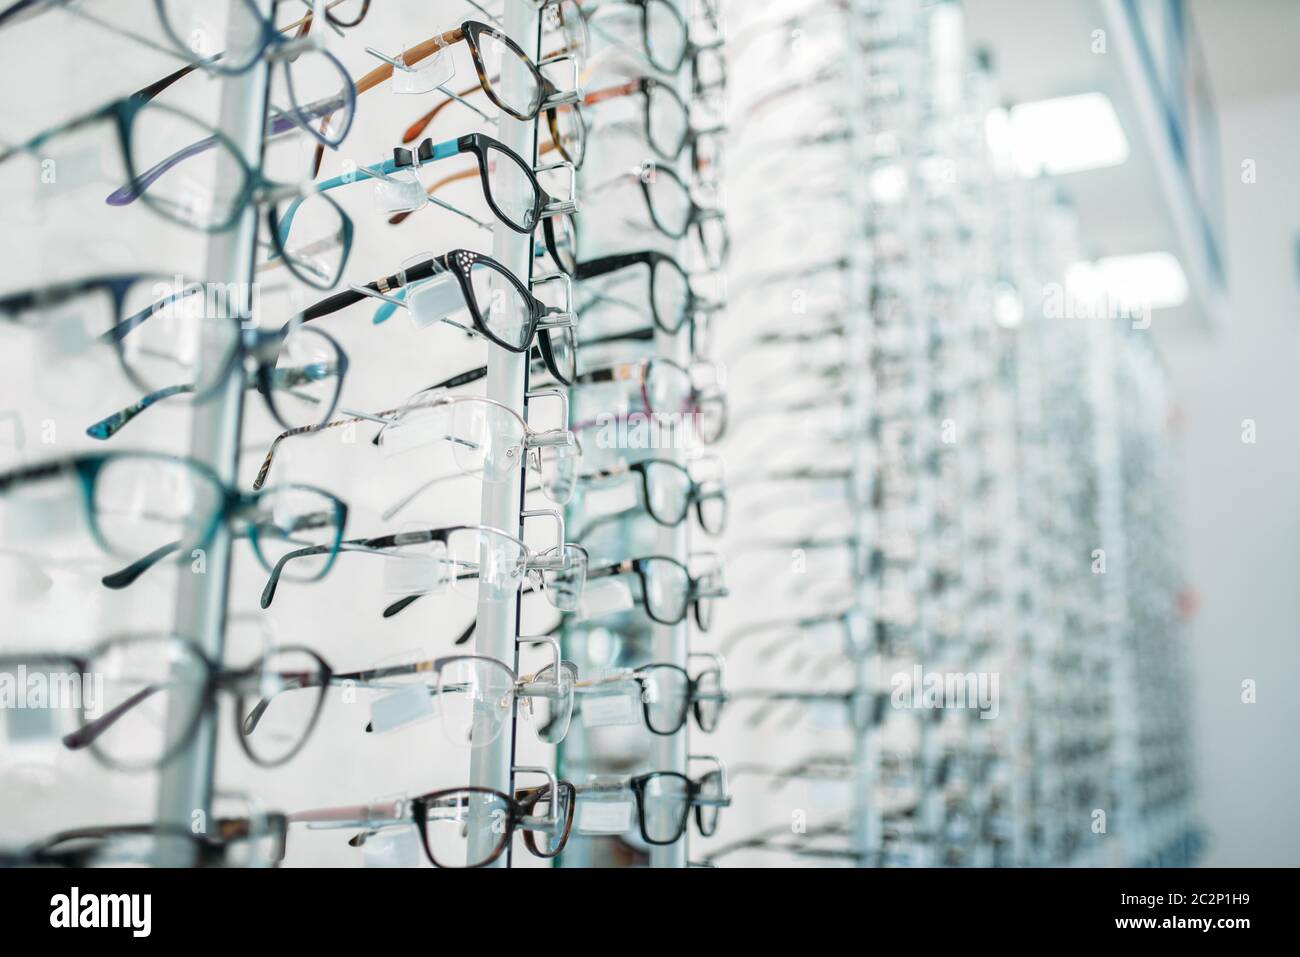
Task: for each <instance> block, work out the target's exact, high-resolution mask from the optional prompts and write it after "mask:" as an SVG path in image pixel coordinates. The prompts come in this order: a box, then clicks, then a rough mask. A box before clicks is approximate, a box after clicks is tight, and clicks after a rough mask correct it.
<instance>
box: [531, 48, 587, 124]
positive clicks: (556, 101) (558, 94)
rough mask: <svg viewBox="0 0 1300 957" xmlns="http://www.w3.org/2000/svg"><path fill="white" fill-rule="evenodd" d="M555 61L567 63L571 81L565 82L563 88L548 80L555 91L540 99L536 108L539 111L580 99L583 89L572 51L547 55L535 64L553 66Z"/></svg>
mask: <svg viewBox="0 0 1300 957" xmlns="http://www.w3.org/2000/svg"><path fill="white" fill-rule="evenodd" d="M557 63H568V64H569V75H570V78H571V80H572V82H571V83H567V84H565V88H564V89H560V88H559V87H558V86H557V85H556V84H555V83H554V81H548V82H549V83H551V86H552V88H554V90H555V92H554V93H552V94H551V95H550V96H548V97H546V98H545V99H543V100H542V105H541V106H540V107H539V108H538V109H539V111H542V110H552V109H555V107H557V106H568V105H569V104H571V103H577V102H578V101H579V100H581V99H582V95H583V90H582V88H581V83H582V81H581V79H580V78H579V75H578V61H577V59H576V58H575V57H574V56H573V54H572V53H559V54H556V55H555V56H552V57H547V58H546V59H545V60H541V61H539V62H538V64H537V65H538V67H543V66H554V65H555V64H557Z"/></svg>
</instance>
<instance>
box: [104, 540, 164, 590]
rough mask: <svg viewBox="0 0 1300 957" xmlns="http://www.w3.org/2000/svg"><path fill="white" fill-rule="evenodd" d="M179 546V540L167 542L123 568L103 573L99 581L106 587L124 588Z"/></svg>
mask: <svg viewBox="0 0 1300 957" xmlns="http://www.w3.org/2000/svg"><path fill="white" fill-rule="evenodd" d="M180 547H181V543H180V542H179V541H175V542H169V543H168V544H166V545H162V546H159V547H158V548H155V549H154V550H153V551H151V552H150V553H149V554H148V555H145V556H144V557H143V558H137V559H136V560H135V561H133V562H132V563H131V564H130V565H127V566H126V567H125V568H123V569H121V570H119V571H115V572H113V573H111V574H109V575H105V576H104V577H103V578H102V579H100V581H101V582H102V583H103V584H104V586H105V587H106V588H112V589H120V588H126V587H127V586H128V585H130V584H131V583H132V582H134V581H135V580H136V579H137V578H139V577H140V576H141V575H143V574H144V573H145V572H147V571H148V570H149V569H151V568H153V566H154V565H157V564H158V563H159V562H160V561H162V560H163V559H164V558H166V557H167V556H168V555H170V554H172V553H173V552H175V551H177V550H178V549H179V548H180Z"/></svg>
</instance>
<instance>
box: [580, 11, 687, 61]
mask: <svg viewBox="0 0 1300 957" xmlns="http://www.w3.org/2000/svg"><path fill="white" fill-rule="evenodd" d="M621 2H622V3H624V4H626V7H624V8H623V10H626V9H627V8H628V7H630V8H632V10H630V11H628V12H635V11H638V9H639V13H640V24H639V25H640V33H641V47H642V49H643V51H644V53H645V57H646V59H647V60H648V61H649V63H650V65H651V66H653V67H654V68H655V69H656V70H658V71H660V72H661V73H676V72H677V71H678V70H680V69H681V68H682V64H683V63H684V62H686V55H687V48H688V42H689V41H688V36H687V28H686V21H685V20H684V19H683V18H682V15H681V14H680V13H678V12H677V8H676V7H674V6H673V5H672V4H671V3H669V2H667V0H621ZM606 9H610V10H614V11H615V14H614V15H617V14H618V13H620V12H622V11H621V10H618V9H617V8H616V7H615V5H614V4H608V5H602V6H601V7H600V8H598V9H597V11H596V12H597V13H598V14H599V13H602V12H604V11H605V10H606ZM587 19H588V22H589V23H591V22H592V15H591V14H587ZM593 25H594V24H593ZM597 29H599V28H597ZM600 32H602V33H604V32H605V31H603V30H601V31H600ZM609 39H611V40H612V41H613V42H616V43H621V41H619V40H617V39H615V38H613V37H610V38H609Z"/></svg>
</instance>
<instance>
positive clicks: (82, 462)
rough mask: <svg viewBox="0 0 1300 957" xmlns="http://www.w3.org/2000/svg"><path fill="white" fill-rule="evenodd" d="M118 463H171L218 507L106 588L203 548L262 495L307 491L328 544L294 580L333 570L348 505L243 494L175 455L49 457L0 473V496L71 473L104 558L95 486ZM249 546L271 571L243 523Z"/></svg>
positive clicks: (253, 530)
mask: <svg viewBox="0 0 1300 957" xmlns="http://www.w3.org/2000/svg"><path fill="white" fill-rule="evenodd" d="M122 460H136V461H140V460H152V461H157V462H165V463H168V464H171V465H178V466H181V467H184V468H187V469H189V470H190V471H192V472H194V473H196V474H198V475H199V476H201V477H202V478H203V479H205V480H206V481H207V482H208V483H210V484H211V486H212V487H213V488H216V489H219V490H220V491H221V503H220V505H219V506H218V508H217V509H216V510H215V512H214V513H213V515H212V516H211V517H210V518H209V519H208V521H207V522H206V524H205V526H204V529H203V533H202V534H201V535H200V536H199V537H197V538H195V539H194V540H193V541H192V542H186V541H181V542H178V543H173V544H171V545H167V546H163V547H161V548H158V549H155V550H154V551H153V552H151V553H149V554H148V555H146V556H143V557H142V558H140V559H138V560H137V561H135V562H134V563H132V564H131V565H129V566H128V567H127V568H125V569H123V570H122V571H120V572H116V573H114V574H112V575H108V576H105V579H104V584H105V585H107V586H108V587H110V588H124V587H126V586H127V585H129V584H131V583H132V582H134V581H135V580H136V579H137V578H138V577H140V575H141V574H143V573H144V572H145V571H147V570H148V569H150V568H152V567H153V566H154V565H156V564H157V563H158V562H160V561H162V560H163V559H164V558H166V557H167V556H168V555H170V554H172V553H173V552H177V551H180V552H183V551H184V547H185V546H189V547H190V548H206V547H207V546H209V545H210V544H211V543H212V539H213V538H214V537H215V536H216V533H217V529H218V528H220V527H221V525H222V524H223V523H227V522H229V521H230V520H231V519H233V518H235V517H237V516H238V515H239V514H240V513H241V512H243V511H246V510H248V509H249V508H252V507H254V506H256V504H257V502H258V501H259V500H260V499H261V498H262V497H263V496H264V495H267V494H279V493H282V492H284V491H286V490H291V491H292V490H299V491H305V492H312V493H315V494H317V495H320V496H321V497H322V498H324V499H327V500H329V502H330V503H331V505H332V507H333V516H332V520H333V522H334V540H333V542H332V543H331V545H330V548H329V554H328V558H326V560H325V563H324V565H322V566H321V569H320V571H319V572H317V573H316V574H315V575H313V576H312V577H310V578H302V579H296V580H298V581H308V582H312V581H319V580H320V579H322V578H324V577H325V575H326V574H327V573H328V572H329V570H330V569H331V568H332V567H333V566H334V561H335V559H336V558H337V557H338V553H339V545H340V543H341V542H342V541H343V534H344V530H345V527H346V524H347V516H348V506H347V504H346V503H345V502H343V501H342V500H341V499H339V498H338V497H337V496H336V495H334V494H333V493H331V492H327V491H325V490H324V489H322V488H317V487H316V486H314V485H300V484H292V485H273V486H270V487H267V488H264V489H261V490H259V491H256V492H245V491H242V490H240V489H238V488H235V487H233V486H230V485H227V484H226V483H225V482H223V481H222V480H221V477H220V476H218V475H217V473H216V472H215V471H214V470H213V469H212V468H210V467H209V466H207V465H205V464H203V463H202V462H199V461H197V460H195V459H191V458H186V457H183V456H177V455H167V454H166V453H164V452H143V451H122V452H104V453H86V454H82V455H74V456H70V457H68V458H65V459H55V460H53V461H48V462H38V463H36V464H34V465H28V466H25V467H23V468H19V469H14V470H13V471H9V472H4V473H0V495H3V494H5V493H7V492H8V491H9V490H10V488H12V487H14V486H15V485H21V484H23V483H25V482H35V481H39V480H41V479H46V478H54V477H55V476H58V475H62V474H66V473H69V472H70V473H72V474H73V475H75V476H76V478H77V481H78V485H79V488H80V491H81V499H82V506H83V507H84V508H85V510H86V525H87V527H88V528H89V529H90V533H91V535H92V536H93V537H94V539H95V543H96V544H97V545H98V546H99V547H100V548H101V549H102V550H103V551H104V553H105V554H107V555H116V554H117V552H115V551H114V549H113V547H112V546H111V545H110V544H109V542H108V539H107V538H106V537H105V536H104V533H103V531H102V529H101V528H100V526H99V518H98V513H97V511H96V508H95V485H96V483H97V482H98V481H99V476H100V473H101V472H103V470H104V467H105V466H106V465H108V464H109V463H110V462H114V461H122ZM245 534H246V535H247V537H248V540H249V542H250V543H251V544H252V546H253V553H254V554H255V555H256V556H257V560H258V561H259V562H260V563H261V565H262V567H263V568H265V569H266V570H267V572H268V573H269V572H271V571H272V570H273V568H274V566H273V565H272V564H271V563H270V562H268V561H267V559H266V555H265V554H263V552H262V548H261V545H260V543H259V539H260V536H259V534H258V531H257V526H256V525H255V524H253V523H252V522H249V523H248V528H247V530H246V532H245Z"/></svg>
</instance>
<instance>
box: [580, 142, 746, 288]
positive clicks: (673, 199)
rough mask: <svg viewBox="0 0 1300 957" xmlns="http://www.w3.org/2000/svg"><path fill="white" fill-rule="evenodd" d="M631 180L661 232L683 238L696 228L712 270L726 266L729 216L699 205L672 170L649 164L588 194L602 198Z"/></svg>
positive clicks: (589, 191)
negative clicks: (639, 186) (610, 190)
mask: <svg viewBox="0 0 1300 957" xmlns="http://www.w3.org/2000/svg"><path fill="white" fill-rule="evenodd" d="M629 180H636V181H637V182H638V183H640V185H641V193H642V195H643V196H644V197H645V204H646V210H647V211H648V212H649V214H650V220H651V222H652V223H654V226H655V228H656V229H657V230H659V232H661V233H663V234H664V235H665V236H667V237H668V238H669V239H683V238H684V237H685V236H686V234H687V233H688V232H690V230H691V229H692V228H694V229H695V231H696V234H697V237H698V239H699V243H700V248H701V250H702V251H703V253H704V256H705V259H706V261H707V262H708V265H709V268H711V269H719V268H721V267H722V264H723V263H724V262H726V259H727V254H728V252H729V251H730V248H731V237H730V235H729V234H728V232H727V221H726V217H725V215H724V214H723V213H722V211H721V210H718V209H709V208H706V207H704V206H701V205H699V204H698V203H697V202H695V200H694V198H693V197H692V196H691V191H690V189H689V188H688V187H687V185H686V183H685V182H684V181H683V180H682V178H681V177H680V176H679V175H677V172H676V171H675V170H674V169H673V168H672V167H670V166H659V165H656V164H653V163H646V164H643V165H641V166H638V167H636V168H635V169H631V170H628V171H626V172H624V173H620V174H618V175H617V176H613V177H611V178H610V179H608V180H605V181H604V182H602V183H599V184H597V185H595V186H593V187H592V188H591V189H590V190H588V191H587V195H588V196H595V195H598V194H600V193H602V192H604V191H606V190H608V189H611V188H613V187H614V186H616V185H618V184H619V183H624V182H627V181H629Z"/></svg>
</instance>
